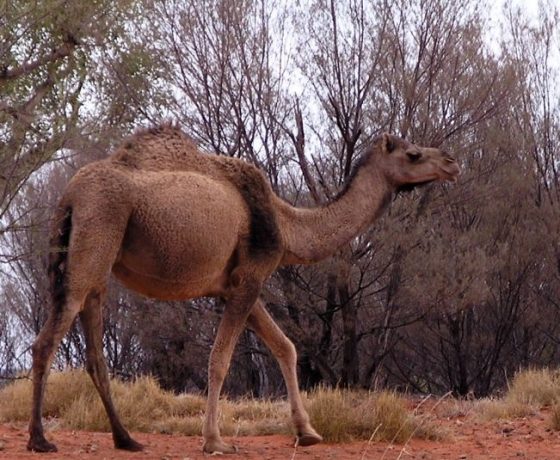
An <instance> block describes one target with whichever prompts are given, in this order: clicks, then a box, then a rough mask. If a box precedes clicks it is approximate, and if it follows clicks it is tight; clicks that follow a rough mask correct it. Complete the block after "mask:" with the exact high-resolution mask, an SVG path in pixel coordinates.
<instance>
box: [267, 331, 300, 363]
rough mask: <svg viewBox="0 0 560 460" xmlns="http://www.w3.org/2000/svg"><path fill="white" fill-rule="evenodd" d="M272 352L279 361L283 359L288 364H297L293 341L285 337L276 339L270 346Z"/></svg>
mask: <svg viewBox="0 0 560 460" xmlns="http://www.w3.org/2000/svg"><path fill="white" fill-rule="evenodd" d="M271 349H272V352H273V354H274V355H275V356H276V358H277V359H278V360H279V361H283V362H284V363H286V365H288V366H295V365H296V364H297V350H296V347H295V345H294V344H293V342H292V341H291V340H290V339H288V338H287V337H283V338H282V339H281V340H278V341H276V342H275V343H274V344H272V346H271Z"/></svg>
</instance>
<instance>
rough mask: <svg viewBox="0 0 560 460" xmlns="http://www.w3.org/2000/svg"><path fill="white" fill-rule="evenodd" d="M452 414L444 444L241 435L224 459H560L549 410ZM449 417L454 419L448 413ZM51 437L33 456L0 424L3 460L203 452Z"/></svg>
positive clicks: (190, 440) (156, 443) (11, 428)
mask: <svg viewBox="0 0 560 460" xmlns="http://www.w3.org/2000/svg"><path fill="white" fill-rule="evenodd" d="M456 412H457V414H453V410H447V411H446V410H439V409H438V411H436V414H433V413H430V414H428V415H429V416H430V418H431V420H432V422H435V423H437V424H438V425H439V427H440V428H441V429H442V430H443V431H444V432H446V433H447V436H446V439H445V440H443V441H423V440H418V439H412V440H411V441H410V442H408V443H406V444H405V445H391V444H390V443H380V442H372V443H368V442H366V441H362V442H354V443H350V444H336V445H328V444H319V445H316V446H312V447H305V448H303V447H298V448H297V449H294V447H293V439H292V438H290V437H288V436H259V437H240V438H236V439H233V440H231V439H230V441H233V442H234V443H235V444H236V445H237V446H238V448H239V453H238V454H237V455H233V456H228V457H224V458H230V459H232V460H236V459H254V460H257V459H258V460H291V459H294V460H303V459H313V460H330V459H340V460H348V459H357V460H362V459H363V460H365V459H376V460H377V459H383V460H394V459H403V460H404V459H425V460H438V459H454V460H462V459H464V460H474V459H480V460H482V459H484V460H487V459H496V460H503V459H532V460H533V459H534V460H556V459H558V460H560V433H558V432H554V431H552V430H550V429H549V428H548V424H549V414H548V411H547V410H546V409H545V410H543V411H540V412H538V413H536V414H534V415H531V416H530V417H526V418H521V419H515V420H511V421H491V422H481V421H479V420H477V418H476V417H475V415H474V414H472V413H469V412H468V411H467V414H466V415H465V413H462V414H461V413H459V411H456ZM450 414H451V415H450ZM47 437H48V438H49V439H50V440H51V441H53V442H55V443H56V444H57V445H58V449H59V452H57V453H53V454H45V455H42V454H36V453H29V452H27V451H26V449H25V443H26V441H27V432H26V427H25V425H24V424H4V425H0V458H6V459H35V460H39V459H46V460H54V459H59V458H61V459H78V458H79V459H90V460H97V459H131V460H132V459H134V460H144V459H157V460H171V459H173V460H175V459H177V460H194V459H202V458H206V459H207V460H208V458H209V457H208V456H205V455H203V454H202V450H201V447H202V438H200V437H187V436H178V435H164V434H145V433H134V438H135V439H136V440H138V441H139V442H141V443H143V444H144V445H145V450H144V452H140V453H129V452H123V451H118V450H115V449H113V447H112V440H111V435H110V434H108V433H92V432H74V431H65V430H54V431H52V432H50V433H48V434H47Z"/></svg>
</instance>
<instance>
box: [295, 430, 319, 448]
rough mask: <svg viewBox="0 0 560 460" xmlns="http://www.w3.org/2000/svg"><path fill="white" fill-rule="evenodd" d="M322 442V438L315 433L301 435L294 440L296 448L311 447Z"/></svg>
mask: <svg viewBox="0 0 560 460" xmlns="http://www.w3.org/2000/svg"><path fill="white" fill-rule="evenodd" d="M320 442H323V438H322V437H321V436H320V435H318V434H317V433H315V432H309V433H302V434H300V435H298V437H297V438H296V447H297V446H302V447H305V446H312V445H313V444H318V443H320Z"/></svg>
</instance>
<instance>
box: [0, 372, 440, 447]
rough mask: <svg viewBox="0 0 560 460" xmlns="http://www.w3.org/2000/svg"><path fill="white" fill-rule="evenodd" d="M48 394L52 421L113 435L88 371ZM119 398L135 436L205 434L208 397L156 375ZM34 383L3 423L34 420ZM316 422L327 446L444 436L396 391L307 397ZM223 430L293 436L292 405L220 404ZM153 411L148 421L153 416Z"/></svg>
mask: <svg viewBox="0 0 560 460" xmlns="http://www.w3.org/2000/svg"><path fill="white" fill-rule="evenodd" d="M48 382H49V383H48V385H47V391H46V395H45V416H46V417H53V418H55V419H56V420H57V421H58V422H59V423H58V424H59V426H61V427H64V428H68V429H76V430H94V431H108V430H109V422H108V420H107V416H106V414H105V410H104V408H103V405H102V403H101V400H100V398H99V396H98V395H97V391H96V390H95V388H94V386H93V383H92V382H91V380H90V378H89V376H88V375H87V374H86V373H85V372H83V371H77V370H72V371H67V372H62V373H53V374H52V375H51V376H50V378H49V381H48ZM111 390H112V394H113V400H114V403H115V406H116V407H117V410H118V411H119V414H120V415H121V418H122V420H123V423H124V424H125V426H126V427H127V428H129V429H130V430H131V431H141V432H157V433H168V434H175V433H176V434H184V435H200V433H201V431H202V422H203V416H204V408H205V404H206V398H205V397H202V396H199V395H179V396H177V395H174V394H173V393H171V392H167V391H164V390H162V389H161V388H160V387H159V385H158V383H157V381H156V380H155V379H153V378H151V377H141V378H138V379H136V380H135V381H134V382H122V381H120V380H116V379H115V380H113V381H112V382H111ZM30 398H31V382H30V381H26V380H21V381H17V382H15V383H13V384H12V385H9V386H7V387H5V388H4V389H2V390H1V391H0V421H2V422H7V421H27V420H28V417H29V413H30ZM306 404H307V406H308V409H309V413H310V416H311V421H312V423H313V425H314V426H315V428H316V429H317V430H318V432H319V433H321V434H322V435H323V437H324V438H325V440H326V441H327V442H345V441H349V440H369V439H370V438H372V434H373V433H375V436H374V437H373V439H375V440H385V441H391V442H397V443H402V442H406V441H407V440H409V439H410V438H411V437H422V438H430V439H433V438H438V437H439V435H438V434H437V432H436V431H435V428H434V425H433V424H432V423H431V422H429V421H427V420H425V419H422V418H420V417H418V416H415V415H413V414H412V412H411V411H410V410H408V409H407V405H406V401H405V400H404V399H403V398H401V397H399V396H397V395H396V394H395V393H392V392H381V393H368V392H352V391H342V390H340V389H333V390H331V389H325V388H319V389H317V390H316V391H314V392H312V393H311V394H309V395H307V400H306ZM220 410H221V413H220V419H219V422H220V428H221V430H222V433H223V434H224V435H226V436H245V435H268V434H290V433H291V432H292V429H291V422H290V409H289V405H288V403H287V402H286V401H257V400H254V399H241V400H237V401H230V400H227V399H223V400H222V401H221V403H220ZM148 414H149V416H148Z"/></svg>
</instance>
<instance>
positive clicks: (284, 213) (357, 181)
mask: <svg viewBox="0 0 560 460" xmlns="http://www.w3.org/2000/svg"><path fill="white" fill-rule="evenodd" d="M370 160H371V161H368V162H367V163H365V164H364V165H362V166H361V167H359V169H358V170H357V171H356V173H355V175H354V178H353V179H352V181H351V182H350V184H349V185H348V187H347V189H346V191H345V192H344V193H343V194H342V195H341V196H340V197H339V198H338V199H336V200H335V201H333V202H332V203H330V204H328V205H327V206H324V207H320V208H312V209H306V208H294V207H291V206H289V205H286V204H284V206H281V207H280V213H279V220H280V225H281V228H282V229H283V231H284V239H285V245H286V253H285V255H284V259H283V260H282V263H283V264H292V263H312V262H317V261H319V260H321V259H324V258H326V257H328V256H330V255H332V254H334V253H335V252H336V251H337V250H338V249H339V248H340V247H342V246H343V245H344V244H346V243H348V242H349V241H350V240H351V239H352V238H354V237H355V236H357V235H358V234H360V233H361V232H362V231H364V230H365V229H366V228H367V226H368V225H370V224H371V223H372V222H373V221H374V220H375V218H376V217H377V216H378V215H379V214H380V213H381V212H382V211H383V209H384V207H385V206H386V205H387V203H388V202H389V201H390V198H391V196H392V193H393V191H394V188H393V187H392V186H391V185H390V184H389V183H388V182H387V180H386V179H385V177H384V176H383V175H382V174H381V173H380V171H379V170H378V169H377V168H376V167H375V164H373V163H374V159H370Z"/></svg>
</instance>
